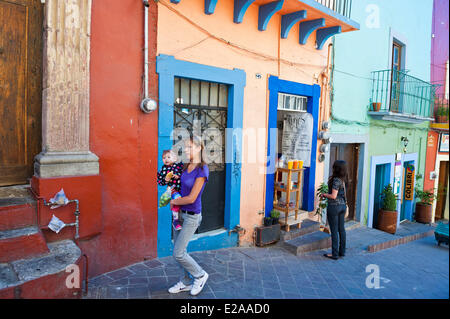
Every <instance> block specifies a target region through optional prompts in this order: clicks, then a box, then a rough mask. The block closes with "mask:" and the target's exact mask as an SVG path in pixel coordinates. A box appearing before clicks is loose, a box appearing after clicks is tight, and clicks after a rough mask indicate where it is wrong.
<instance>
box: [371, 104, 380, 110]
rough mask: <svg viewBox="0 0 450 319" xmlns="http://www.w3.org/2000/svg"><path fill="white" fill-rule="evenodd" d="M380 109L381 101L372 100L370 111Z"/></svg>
mask: <svg viewBox="0 0 450 319" xmlns="http://www.w3.org/2000/svg"><path fill="white" fill-rule="evenodd" d="M380 109H381V103H380V102H372V111H374V112H379V111H380Z"/></svg>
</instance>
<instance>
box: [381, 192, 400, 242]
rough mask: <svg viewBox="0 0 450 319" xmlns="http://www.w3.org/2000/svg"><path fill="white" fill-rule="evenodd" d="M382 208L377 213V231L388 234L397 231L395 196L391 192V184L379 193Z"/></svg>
mask: <svg viewBox="0 0 450 319" xmlns="http://www.w3.org/2000/svg"><path fill="white" fill-rule="evenodd" d="M381 200H382V206H381V209H380V210H379V211H378V229H379V230H382V231H385V232H387V233H390V234H395V232H396V231H397V216H398V212H397V200H398V198H397V195H396V194H395V193H394V192H393V190H392V186H391V184H389V185H387V186H386V187H385V188H384V189H383V192H382V193H381Z"/></svg>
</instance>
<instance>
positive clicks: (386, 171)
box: [372, 163, 391, 228]
mask: <svg viewBox="0 0 450 319" xmlns="http://www.w3.org/2000/svg"><path fill="white" fill-rule="evenodd" d="M390 173H391V164H389V163H386V164H378V165H377V166H376V169H375V188H374V199H373V222H372V227H373V228H378V211H379V210H380V209H381V207H382V199H381V194H382V193H383V189H384V188H385V187H386V186H387V185H389V183H390Z"/></svg>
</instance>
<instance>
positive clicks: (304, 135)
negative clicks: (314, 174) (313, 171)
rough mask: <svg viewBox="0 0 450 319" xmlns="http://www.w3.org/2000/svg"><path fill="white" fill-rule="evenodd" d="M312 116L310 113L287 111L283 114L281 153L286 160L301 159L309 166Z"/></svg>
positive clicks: (304, 164)
mask: <svg viewBox="0 0 450 319" xmlns="http://www.w3.org/2000/svg"><path fill="white" fill-rule="evenodd" d="M312 133H313V117H312V115H311V113H306V112H289V113H286V114H285V115H284V124H283V142H282V149H281V151H282V154H283V155H284V157H285V158H286V159H287V160H301V161H303V166H306V167H310V166H311V147H312Z"/></svg>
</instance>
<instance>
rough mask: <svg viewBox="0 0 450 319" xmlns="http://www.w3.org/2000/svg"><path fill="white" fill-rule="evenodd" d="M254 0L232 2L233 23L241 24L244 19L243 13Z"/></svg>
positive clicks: (235, 0)
mask: <svg viewBox="0 0 450 319" xmlns="http://www.w3.org/2000/svg"><path fill="white" fill-rule="evenodd" d="M253 2H255V0H234V14H233V21H234V23H241V22H242V20H243V19H244V15H245V12H246V11H247V9H248V7H249V6H250V5H251V4H252V3H253Z"/></svg>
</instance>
